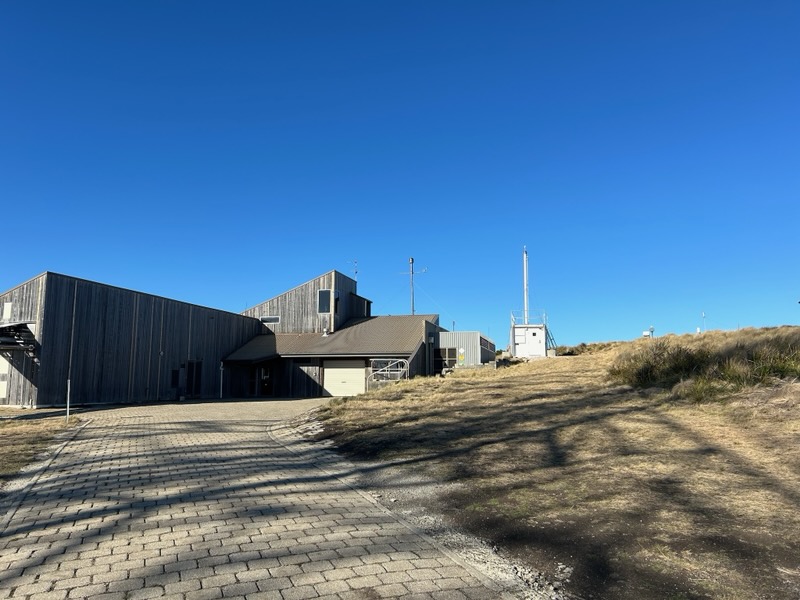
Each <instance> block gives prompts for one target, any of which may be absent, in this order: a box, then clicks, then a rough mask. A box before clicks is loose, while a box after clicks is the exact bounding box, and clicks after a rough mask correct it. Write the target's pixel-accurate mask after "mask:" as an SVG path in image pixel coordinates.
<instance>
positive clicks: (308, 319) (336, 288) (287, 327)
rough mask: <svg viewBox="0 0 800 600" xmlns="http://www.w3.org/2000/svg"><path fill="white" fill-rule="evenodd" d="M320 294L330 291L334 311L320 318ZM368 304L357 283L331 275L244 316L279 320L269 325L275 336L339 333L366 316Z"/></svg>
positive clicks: (326, 275) (249, 310)
mask: <svg viewBox="0 0 800 600" xmlns="http://www.w3.org/2000/svg"><path fill="white" fill-rule="evenodd" d="M320 290H331V292H332V295H333V297H332V298H331V311H330V312H329V313H322V314H320V313H319V312H318V310H317V301H318V298H319V292H320ZM368 310H369V301H368V300H365V299H364V298H360V297H359V296H357V295H356V282H355V280H353V279H350V278H349V277H347V276H346V275H343V274H341V273H339V272H338V271H330V272H329V273H325V274H324V275H321V276H319V277H317V278H316V279H312V280H311V281H308V282H306V283H304V284H302V285H299V286H297V287H296V288H293V289H291V290H289V291H288V292H285V293H283V294H281V295H280V296H276V297H275V298H272V299H270V300H267V301H265V302H262V303H261V304H258V305H256V306H254V307H252V308H248V309H247V310H245V311H244V312H243V313H242V314H243V315H247V316H249V317H254V318H256V319H260V318H261V317H280V322H278V323H274V324H270V325H269V328H270V329H271V330H272V331H274V332H275V333H322V331H323V330H324V329H327V330H328V331H330V332H333V331H336V330H338V329H339V328H340V327H341V326H342V325H344V323H346V322H347V321H348V320H350V319H352V318H357V317H363V316H367V314H368V313H367V314H365V311H368Z"/></svg>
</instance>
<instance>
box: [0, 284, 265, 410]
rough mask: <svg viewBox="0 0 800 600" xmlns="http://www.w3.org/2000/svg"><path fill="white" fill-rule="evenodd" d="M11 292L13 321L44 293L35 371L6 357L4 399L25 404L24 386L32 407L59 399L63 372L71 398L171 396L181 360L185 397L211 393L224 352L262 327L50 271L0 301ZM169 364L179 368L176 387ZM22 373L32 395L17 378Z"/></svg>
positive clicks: (26, 315) (110, 400)
mask: <svg viewBox="0 0 800 600" xmlns="http://www.w3.org/2000/svg"><path fill="white" fill-rule="evenodd" d="M45 288H46V290H47V292H46V294H44V289H45ZM9 294H11V295H12V300H11V301H12V302H15V306H16V302H19V303H20V307H26V308H25V310H22V309H20V312H19V313H18V314H19V315H20V316H19V317H18V319H19V320H28V319H31V320H32V318H31V317H32V315H33V314H34V312H35V311H36V308H37V307H39V306H41V304H42V299H43V314H41V313H42V311H41V310H38V313H39V314H40V317H39V319H38V320H37V323H40V324H41V328H40V331H39V335H37V340H38V341H39V343H40V349H39V352H38V359H39V361H40V364H39V369H38V373H35V370H33V369H31V368H29V367H28V370H27V371H25V368H21V367H25V365H20V366H17V365H15V364H14V363H12V368H11V371H12V375H11V376H10V377H9V383H10V382H11V381H14V382H15V383H14V387H13V389H11V388H10V389H9V391H8V394H7V398H6V400H5V401H6V402H7V403H9V404H25V403H26V402H25V400H26V398H27V397H29V396H31V394H32V395H33V397H34V398H35V399H34V402H33V404H34V405H35V406H64V405H65V403H66V382H67V380H68V379H69V380H70V381H71V401H72V402H73V403H74V404H127V403H136V402H150V401H157V400H167V399H177V398H179V397H181V396H186V395H187V386H186V384H187V380H186V373H187V366H188V367H189V368H188V370H189V372H190V373H191V375H192V377H191V381H190V382H189V383H190V384H192V385H190V386H189V388H188V392H191V396H192V397H201V398H214V397H217V396H218V395H219V387H220V376H221V374H220V368H219V367H220V362H221V360H222V358H224V357H225V356H226V355H228V354H230V353H231V352H233V351H234V350H235V349H236V348H238V347H240V346H241V345H243V344H244V343H246V342H247V341H249V340H250V339H252V338H253V337H254V336H256V335H258V334H259V333H261V332H262V331H263V326H262V325H261V323H260V322H259V321H257V320H256V319H252V318H248V317H245V316H242V315H237V314H234V313H228V312H224V311H219V310H214V309H210V308H205V307H200V306H195V305H192V304H187V303H184V302H178V301H176V300H169V299H166V298H160V297H157V296H151V295H148V294H142V293H140V292H134V291H131V290H125V289H121V288H116V287H112V286H107V285H104V284H100V283H95V282H90V281H85V280H81V279H76V278H73V277H67V276H64V275H58V274H55V273H46V274H45V275H42V276H41V277H40V278H37V279H35V280H32V281H31V282H28V283H27V284H23V286H20V287H19V288H15V290H12V291H11V292H9V293H7V294H4V295H3V296H1V297H0V301H2V299H4V298H6V297H7V296H9ZM14 294H16V295H15V296H13V295H14ZM15 310H16V309H15ZM14 354H15V355H17V354H21V353H19V352H15V353H14ZM173 371H177V372H178V373H179V375H180V377H179V378H178V381H177V385H173V384H174V383H175V381H174V379H173V377H172V375H173ZM29 379H32V380H33V382H32V383H33V386H34V388H38V394H36V393H35V390H34V392H33V393H31V392H30V391H29V389H28V388H26V387H25V383H24V382H22V381H21V380H25V381H28V380H29ZM2 401H3V400H0V402H2Z"/></svg>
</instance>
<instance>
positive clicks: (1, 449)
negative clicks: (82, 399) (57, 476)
mask: <svg viewBox="0 0 800 600" xmlns="http://www.w3.org/2000/svg"><path fill="white" fill-rule="evenodd" d="M77 423H78V418H77V417H75V416H71V417H70V422H69V424H67V423H66V420H65V418H64V413H63V411H47V410H44V411H29V410H25V411H22V410H19V409H10V408H0V442H1V443H0V492H2V488H3V486H4V485H5V484H6V483H8V482H9V481H10V480H11V479H13V478H14V477H16V476H17V475H18V474H19V472H20V470H21V469H22V468H24V467H25V466H27V465H29V464H30V463H32V462H34V461H35V460H36V459H37V457H38V456H39V455H40V454H41V453H42V451H43V450H45V449H46V448H47V447H48V446H51V445H52V444H53V443H54V438H55V437H56V436H57V435H58V434H59V433H61V432H63V431H65V430H66V429H67V428H70V427H74V426H75V425H76V424H77Z"/></svg>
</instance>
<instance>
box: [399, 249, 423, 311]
mask: <svg viewBox="0 0 800 600" xmlns="http://www.w3.org/2000/svg"><path fill="white" fill-rule="evenodd" d="M408 267H409V268H408V273H403V274H404V275H408V276H410V277H411V281H410V284H411V314H412V315H413V314H414V258H413V257H411V258H409V259H408ZM427 271H428V268H427V267H425V268H424V269H422V271H419V273H427Z"/></svg>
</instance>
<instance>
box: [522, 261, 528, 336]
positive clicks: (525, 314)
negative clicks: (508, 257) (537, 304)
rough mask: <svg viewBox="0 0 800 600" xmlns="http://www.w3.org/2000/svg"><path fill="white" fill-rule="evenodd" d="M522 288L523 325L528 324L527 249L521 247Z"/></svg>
mask: <svg viewBox="0 0 800 600" xmlns="http://www.w3.org/2000/svg"><path fill="white" fill-rule="evenodd" d="M522 286H523V288H524V294H525V298H524V304H523V306H524V307H525V310H524V312H523V313H522V319H523V321H524V322H525V325H527V324H528V249H527V247H525V246H523V247H522Z"/></svg>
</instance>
